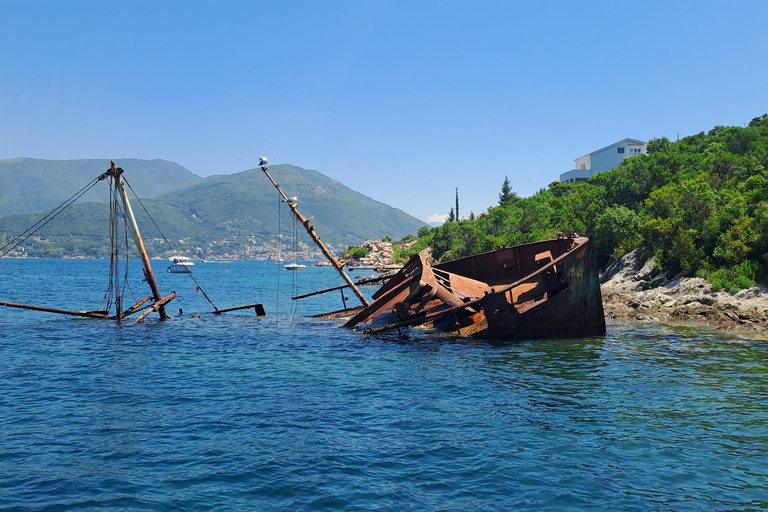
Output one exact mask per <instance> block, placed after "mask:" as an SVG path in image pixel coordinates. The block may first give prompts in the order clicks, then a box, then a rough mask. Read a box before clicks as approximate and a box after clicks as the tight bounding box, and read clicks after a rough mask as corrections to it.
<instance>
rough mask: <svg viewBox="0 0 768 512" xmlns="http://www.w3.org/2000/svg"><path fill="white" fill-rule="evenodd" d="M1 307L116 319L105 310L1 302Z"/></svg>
mask: <svg viewBox="0 0 768 512" xmlns="http://www.w3.org/2000/svg"><path fill="white" fill-rule="evenodd" d="M0 306H5V307H8V308H19V309H29V310H31V311H43V312H45V313H56V314H58V315H71V316H82V317H87V318H105V319H112V318H114V317H113V316H109V314H108V313H107V312H106V311H105V310H99V311H72V310H69V309H59V308H49V307H46V306H33V305H31V304H17V303H14V302H2V301H0Z"/></svg>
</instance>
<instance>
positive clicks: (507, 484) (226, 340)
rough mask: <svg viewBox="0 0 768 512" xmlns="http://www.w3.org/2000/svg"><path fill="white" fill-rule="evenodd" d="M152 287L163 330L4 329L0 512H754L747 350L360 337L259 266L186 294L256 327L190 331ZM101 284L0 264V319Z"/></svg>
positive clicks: (618, 329)
mask: <svg viewBox="0 0 768 512" xmlns="http://www.w3.org/2000/svg"><path fill="white" fill-rule="evenodd" d="M131 265H132V266H131V274H132V275H133V276H134V277H140V268H139V263H138V262H135V263H134V262H131ZM155 267H156V273H157V277H158V281H159V286H160V289H161V292H162V293H168V292H170V291H171V290H176V291H177V292H178V294H179V295H178V297H177V299H175V300H174V301H173V302H172V303H171V305H170V306H169V312H171V313H172V314H173V316H174V320H172V321H169V322H158V321H157V319H156V316H153V317H150V318H148V319H147V321H146V322H145V323H143V324H138V325H137V324H133V323H131V322H130V321H126V322H123V323H122V324H121V325H118V324H116V323H114V322H110V321H100V320H87V319H77V318H71V317H64V316H58V315H52V314H48V313H37V312H29V311H21V310H15V309H14V310H12V309H9V308H0V462H1V463H0V510H98V509H102V510H382V509H384V510H402V509H408V510H606V511H617V510H621V511H633V510H636V511H648V510H680V511H684V510H690V511H699V510H754V511H758V510H766V509H768V345H766V344H765V343H764V342H760V341H753V340H748V339H741V338H737V337H732V336H729V335H727V334H724V333H722V332H717V331H714V330H710V329H707V328H705V327H669V326H662V325H634V326H612V327H609V331H608V334H607V336H605V337H595V338H588V339H576V340H535V341H527V342H517V343H512V342H510V343H500V344H490V343H484V342H478V341H474V340H470V339H463V338H440V339H435V338H430V337H428V336H427V335H425V334H423V333H420V332H418V331H416V332H413V331H411V332H405V331H404V332H403V333H402V336H399V335H398V334H397V333H392V334H389V335H376V336H372V335H364V334H362V333H359V332H353V331H349V330H347V329H344V328H341V327H339V324H338V323H335V322H329V321H321V320H315V319H312V318H308V316H309V315H310V314H313V313H318V312H322V311H326V310H335V309H340V308H341V300H340V292H338V291H336V292H333V293H331V294H328V295H324V296H320V297H316V298H312V299H307V300H306V301H298V303H292V301H291V300H290V297H291V296H292V295H295V294H297V293H306V292H309V291H312V290H316V289H321V288H324V287H331V286H336V285H339V284H341V280H340V278H339V277H338V276H336V275H335V274H334V273H333V272H332V271H331V270H330V269H322V268H314V267H310V268H308V269H307V270H306V271H304V272H299V273H297V274H295V276H294V274H293V273H289V272H286V271H281V267H279V266H277V265H274V264H267V263H256V262H245V263H244V262H230V263H198V264H197V265H196V266H195V268H194V275H195V277H196V278H197V280H198V282H199V284H200V285H201V286H202V287H203V289H204V290H205V291H206V292H207V294H208V295H209V297H210V298H211V299H212V301H213V302H214V303H215V304H216V306H217V307H219V308H225V307H230V306H235V305H240V304H248V303H252V302H262V303H263V304H264V305H265V306H266V309H267V312H268V316H266V317H261V318H257V317H255V316H254V315H253V312H252V311H251V312H239V313H232V314H230V315H222V316H213V315H207V314H203V315H202V316H201V317H200V318H194V317H193V315H194V314H195V313H203V312H206V311H209V310H211V309H212V307H211V306H210V305H209V304H208V303H207V302H206V301H205V298H204V297H203V296H202V294H201V293H195V283H194V282H192V280H191V279H189V276H185V275H180V274H167V273H165V271H164V267H165V265H164V264H163V262H155ZM107 272H108V262H106V261H69V260H28V261H20V260H7V259H3V260H0V300H4V301H12V302H23V303H31V304H39V305H46V306H53V307H60V308H67V309H98V308H100V307H103V305H104V300H103V296H104V292H105V290H106V285H107ZM359 275H360V276H361V277H362V276H364V275H366V274H364V273H359ZM294 277H295V278H296V281H294ZM278 282H279V293H278ZM132 290H133V292H134V293H135V294H136V296H137V297H138V298H140V297H143V296H145V295H148V290H147V287H146V284H145V283H141V282H140V279H134V282H133V283H132ZM373 290H374V289H365V293H366V294H368V295H370V293H372V291H373ZM347 296H349V297H351V299H350V301H349V304H350V305H353V304H354V302H353V300H354V297H353V296H352V295H351V294H349V293H347ZM127 302H129V299H126V303H127ZM179 308H181V309H183V314H182V315H179V313H178V310H179Z"/></svg>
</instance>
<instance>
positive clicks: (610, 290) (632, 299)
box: [600, 251, 768, 335]
mask: <svg viewBox="0 0 768 512" xmlns="http://www.w3.org/2000/svg"><path fill="white" fill-rule="evenodd" d="M600 282H601V287H602V295H603V308H604V309H605V316H606V318H608V319H611V320H614V321H619V322H621V321H628V320H634V321H665V320H698V321H703V322H706V323H708V324H711V325H715V326H717V327H720V328H725V329H736V328H745V329H752V330H755V331H757V332H762V334H763V335H765V330H766V328H768V287H766V286H764V285H758V286H754V287H752V288H749V289H746V290H741V291H740V292H738V293H737V294H735V295H731V294H730V293H726V292H713V291H712V287H711V286H710V285H709V283H707V281H706V280H704V279H702V278H700V277H684V276H681V275H678V276H673V277H672V278H671V279H670V278H669V276H667V275H666V274H665V273H663V272H661V273H660V272H658V270H656V269H655V268H654V261H653V258H651V259H650V260H648V261H642V260H641V258H640V253H639V251H633V252H631V253H629V254H627V255H626V256H624V257H623V258H621V260H619V261H617V262H615V263H613V264H612V265H611V266H609V267H608V268H607V269H606V271H605V272H604V273H603V275H602V277H601V279H600Z"/></svg>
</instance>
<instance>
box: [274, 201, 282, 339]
mask: <svg viewBox="0 0 768 512" xmlns="http://www.w3.org/2000/svg"><path fill="white" fill-rule="evenodd" d="M282 204H283V198H282V196H281V194H280V189H277V300H276V301H275V327H278V326H279V325H280V324H279V322H280V271H281V269H280V267H281V266H282V265H283V262H282V261H280V248H281V247H282V244H283V233H282V227H281V222H280V214H281V213H282V212H281V208H282Z"/></svg>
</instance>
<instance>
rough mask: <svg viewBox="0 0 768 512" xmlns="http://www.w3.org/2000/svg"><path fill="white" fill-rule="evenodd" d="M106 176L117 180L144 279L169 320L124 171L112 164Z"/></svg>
mask: <svg viewBox="0 0 768 512" xmlns="http://www.w3.org/2000/svg"><path fill="white" fill-rule="evenodd" d="M106 174H107V176H112V177H113V178H114V180H115V185H114V186H115V189H116V192H118V193H119V195H120V198H121V199H122V201H123V207H124V208H125V214H126V215H128V218H129V219H130V221H131V227H132V228H133V233H134V236H133V240H134V242H136V249H137V250H138V251H139V255H140V256H141V262H142V264H143V265H144V277H145V278H146V279H147V284H149V288H150V290H152V298H153V299H154V301H155V304H158V306H157V312H158V313H159V314H160V319H161V320H167V319H168V318H169V316H168V314H167V313H166V312H165V307H164V305H163V302H162V300H163V297H161V296H160V290H159V289H158V287H157V282H156V281H155V275H154V274H153V273H152V267H151V266H150V264H149V257H148V256H147V251H146V249H145V248H144V242H143V241H142V239H141V233H140V232H139V225H138V224H137V223H136V217H134V216H133V209H132V208H131V203H130V201H129V200H128V194H127V193H126V191H125V184H124V183H123V180H122V178H121V175H122V174H123V169H122V167H117V166H115V162H112V166H111V167H110V168H109V170H108V171H107V173H106ZM174 296H175V294H174ZM166 302H167V301H166ZM118 314H120V312H119V311H118Z"/></svg>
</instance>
